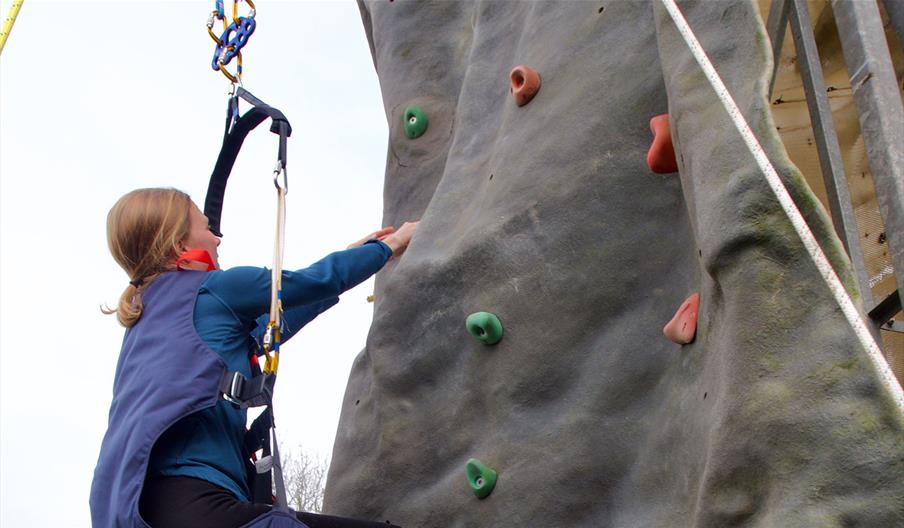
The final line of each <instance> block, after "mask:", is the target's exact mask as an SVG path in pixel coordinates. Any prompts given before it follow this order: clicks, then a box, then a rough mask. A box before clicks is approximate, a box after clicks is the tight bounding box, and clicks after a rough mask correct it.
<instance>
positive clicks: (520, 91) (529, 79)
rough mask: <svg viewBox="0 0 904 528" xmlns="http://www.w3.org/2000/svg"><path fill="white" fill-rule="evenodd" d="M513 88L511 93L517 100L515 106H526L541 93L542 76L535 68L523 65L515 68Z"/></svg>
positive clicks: (512, 75)
mask: <svg viewBox="0 0 904 528" xmlns="http://www.w3.org/2000/svg"><path fill="white" fill-rule="evenodd" d="M511 78H512V87H511V88H510V89H509V91H510V92H511V93H512V96H514V98H515V104H517V105H518V106H524V105H526V104H527V103H529V102H530V100H531V99H533V98H534V96H535V95H537V92H539V91H540V74H539V73H537V70H535V69H533V68H528V67H527V66H524V65H523V64H522V65H520V66H515V67H514V68H513V69H512V73H511Z"/></svg>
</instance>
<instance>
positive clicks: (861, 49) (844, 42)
mask: <svg viewBox="0 0 904 528" xmlns="http://www.w3.org/2000/svg"><path fill="white" fill-rule="evenodd" d="M832 11H833V12H834V14H835V24H836V25H837V26H838V34H839V35H840V37H841V47H842V51H843V53H844V61H845V63H846V64H847V68H848V73H849V75H850V80H851V90H852V91H853V93H854V100H855V102H856V103H857V109H858V114H859V116H860V130H861V132H862V134H863V141H864V143H865V145H866V153H867V157H868V159H869V165H870V170H871V172H872V175H873V181H874V183H875V186H876V198H877V200H878V202H879V210H880V212H881V213H882V218H883V220H884V221H885V234H886V243H887V244H888V254H889V256H890V257H891V262H892V266H894V268H895V270H896V273H895V278H896V281H897V284H896V286H897V288H898V292H899V293H904V107H902V105H901V97H900V94H899V93H898V87H897V82H896V79H895V75H894V67H893V66H892V62H891V55H890V54H889V52H888V44H887V42H886V41H885V32H884V30H883V27H882V19H881V17H880V15H879V7H878V5H877V4H876V2H874V1H858V0H854V1H852V0H832ZM894 295H895V297H897V295H896V294H894ZM878 304H882V302H881V301H880V303H878ZM898 304H899V305H900V302H899V303H898ZM872 308H873V307H872V306H870V307H867V309H868V310H870V309H872ZM899 310H900V308H899ZM878 322H879V323H880V324H881V323H884V322H885V321H878Z"/></svg>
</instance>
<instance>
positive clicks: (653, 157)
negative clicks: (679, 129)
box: [647, 114, 678, 174]
mask: <svg viewBox="0 0 904 528" xmlns="http://www.w3.org/2000/svg"><path fill="white" fill-rule="evenodd" d="M650 130H651V131H652V132H653V144H652V145H650V151H649V152H647V165H648V166H649V167H650V170H651V171H653V172H655V173H656V174H668V173H670V172H678V162H677V161H675V147H674V146H672V133H671V131H670V129H669V114H661V115H658V116H656V117H654V118H653V119H650Z"/></svg>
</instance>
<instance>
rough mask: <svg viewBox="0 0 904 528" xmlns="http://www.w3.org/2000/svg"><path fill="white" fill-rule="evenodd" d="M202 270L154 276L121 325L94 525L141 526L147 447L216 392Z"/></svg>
mask: <svg viewBox="0 0 904 528" xmlns="http://www.w3.org/2000/svg"><path fill="white" fill-rule="evenodd" d="M380 246H383V244H380ZM383 247H384V248H385V246H383ZM386 258H388V255H386V256H385V257H384V258H382V259H381V262H380V263H379V264H380V266H382V264H383V263H385V260H386ZM377 269H379V266H378V267H377ZM375 271H376V270H373V271H371V274H372V273H373V272H375ZM204 278H205V273H204V272H194V271H182V272H173V273H166V274H164V275H162V276H160V277H159V278H157V279H156V280H155V281H154V282H153V283H152V284H151V285H150V286H148V289H147V291H146V292H145V294H144V306H145V307H144V311H143V313H142V315H141V319H140V320H139V322H138V323H137V324H136V325H135V326H133V327H132V328H130V329H128V330H127V331H126V335H125V339H124V341H123V346H122V351H121V353H120V357H119V363H118V364H117V367H116V374H115V377H114V383H113V402H112V404H111V406H110V415H109V425H108V429H107V432H106V434H105V435H104V439H103V443H102V445H101V452H100V456H99V457H98V463H97V467H96V468H95V472H94V480H93V482H92V485H91V495H90V506H91V519H92V524H93V525H94V526H96V527H107V526H117V527H119V526H122V527H140V528H145V527H147V524H146V523H145V522H144V521H143V520H142V519H141V517H140V515H139V513H138V501H139V498H140V495H141V489H142V486H143V484H144V479H145V474H146V472H147V467H148V461H149V458H150V453H151V449H152V447H153V446H154V444H155V442H156V441H157V440H158V438H160V436H161V435H162V434H163V433H164V432H165V431H166V430H167V429H169V428H170V427H171V426H172V425H173V424H175V423H176V422H178V421H179V420H180V419H182V418H184V417H186V416H188V415H190V414H192V413H196V412H198V411H201V410H203V409H208V408H211V407H213V406H215V405H216V404H217V401H218V400H219V396H220V395H219V383H220V380H221V379H222V377H223V375H224V373H225V372H226V370H227V368H226V364H225V363H224V361H223V359H222V358H221V357H220V356H219V355H218V354H217V352H215V351H214V350H212V349H211V348H210V347H209V346H208V345H207V344H205V343H204V341H203V340H202V339H201V337H200V336H199V335H198V333H197V331H196V329H195V325H194V322H193V311H194V306H195V300H196V298H197V295H198V290H199V287H200V285H201V282H202V281H203V279H204ZM365 278H366V277H365ZM353 285H354V284H346V285H345V286H344V287H343V289H346V288H348V287H351V286H353ZM247 526H249V527H252V526H253V527H255V528H263V527H273V528H282V527H296V528H297V527H303V526H304V524H303V523H301V522H300V521H297V520H296V519H295V518H294V517H292V516H291V515H288V514H284V513H280V512H270V513H268V514H266V515H264V516H262V517H259V518H258V519H256V520H255V521H253V522H252V523H249V524H248V525H247Z"/></svg>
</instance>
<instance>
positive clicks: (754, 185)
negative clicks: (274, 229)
mask: <svg viewBox="0 0 904 528" xmlns="http://www.w3.org/2000/svg"><path fill="white" fill-rule="evenodd" d="M679 6H680V7H681V9H682V10H683V12H684V13H685V16H686V17H687V19H688V21H689V23H690V25H691V27H692V28H693V29H694V31H695V32H696V34H697V36H698V38H699V39H700V41H701V43H702V45H703V47H704V48H705V49H706V50H707V52H708V53H709V56H710V57H711V58H712V60H713V62H714V63H715V66H716V68H717V69H718V71H719V72H720V73H721V75H722V77H723V80H724V81H725V82H726V84H727V86H728V88H729V90H730V91H731V93H732V94H733V96H734V97H735V99H736V100H737V102H738V105H739V106H740V108H741V109H742V111H743V113H744V115H745V116H746V118H747V119H748V121H749V122H750V124H751V127H752V128H753V130H754V131H755V132H756V134H757V136H758V138H759V139H760V141H761V143H762V144H763V146H764V148H765V149H766V151H767V153H768V154H769V156H770V159H771V160H772V161H773V163H774V164H775V165H776V168H777V170H778V171H779V172H780V174H781V175H782V177H783V179H784V181H785V183H786V185H787V186H788V188H789V191H790V192H791V195H792V196H793V197H794V199H795V200H796V202H797V204H798V206H799V207H800V209H801V210H802V212H803V214H804V216H805V217H806V219H807V220H808V222H809V223H810V225H811V227H812V229H813V230H814V232H815V233H816V236H817V238H818V239H819V241H820V243H821V244H822V246H823V248H824V249H825V251H826V253H827V254H828V256H829V258H830V260H831V261H832V262H833V264H834V265H835V266H836V269H838V270H840V275H841V276H842V279H843V280H844V281H845V283H846V284H847V285H849V289H851V290H853V289H854V288H855V286H853V281H852V280H851V273H850V270H849V267H848V265H847V264H846V263H845V262H844V257H843V252H842V249H841V246H840V244H839V242H838V241H837V239H835V238H834V235H833V234H832V232H831V228H830V224H829V221H828V219H827V216H826V214H825V212H824V211H823V209H822V208H821V206H820V205H819V204H818V202H817V200H815V199H814V198H813V195H812V193H811V192H810V190H809V188H808V187H807V186H806V184H805V183H804V181H803V179H802V178H801V176H800V174H799V172H798V171H797V169H796V168H795V167H794V166H793V165H792V164H791V163H790V162H789V161H788V158H787V155H786V153H785V151H784V148H783V146H782V144H781V142H780V140H779V138H778V136H777V135H776V133H775V129H774V125H773V123H772V119H771V116H770V114H769V107H768V103H767V101H766V98H765V91H766V90H767V88H768V79H769V75H770V73H771V64H770V61H771V58H770V53H769V50H768V39H767V37H766V35H765V31H764V29H763V23H762V21H761V19H760V18H759V15H758V14H757V11H756V8H755V6H754V5H753V3H752V2H750V1H748V0H730V1H729V0H725V1H719V2H699V1H698V2H681V3H680V4H679ZM360 8H361V14H362V18H363V21H364V27H365V31H366V33H367V36H368V39H369V42H370V44H371V51H372V53H373V57H374V63H375V66H376V69H377V72H378V75H379V78H380V83H381V87H382V92H383V100H384V104H385V108H386V116H387V120H388V123H389V127H390V139H389V142H390V144H389V152H388V155H387V168H386V182H385V196H384V204H385V210H384V225H390V224H391V225H399V224H400V223H401V222H403V221H405V220H413V219H418V218H420V219H421V225H420V229H419V231H418V233H417V235H416V237H415V239H414V240H413V241H412V244H411V246H410V248H409V249H408V251H407V252H406V253H405V255H404V256H403V257H402V258H400V259H396V260H394V261H392V262H390V263H389V265H388V266H387V267H386V269H384V270H383V271H382V272H381V273H380V274H379V275H378V278H377V284H376V304H375V313H374V321H373V325H372V327H371V331H370V335H369V336H368V339H367V343H366V347H365V349H364V350H363V351H362V352H361V353H360V355H359V356H358V358H357V359H356V361H355V363H354V366H353V368H352V372H351V375H350V379H349V383H348V387H347V389H346V396H345V401H344V403H343V409H342V416H341V419H340V424H339V429H338V431H337V435H336V441H335V446H334V451H333V458H332V464H331V467H330V474H329V480H328V483H327V489H326V499H325V509H326V511H327V512H329V513H334V514H339V515H347V516H355V517H364V518H370V519H377V520H381V521H382V520H390V521H392V522H393V523H395V524H399V525H402V526H404V527H406V528H411V527H469V528H474V527H506V526H553V527H578V526H581V527H609V526H612V527H635V526H638V527H640V526H642V527H651V526H653V527H655V526H663V527H666V526H667V527H676V526H680V527H685V526H695V527H696V526H700V527H714V528H715V527H725V526H783V527H795V526H801V527H803V526H807V527H809V526H839V527H840V526H876V527H888V526H902V525H904V421H902V417H901V415H900V413H899V412H898V410H897V409H896V408H895V406H894V404H893V402H892V401H891V399H890V398H889V396H888V395H887V393H886V392H885V391H884V389H883V388H882V387H881V386H880V385H879V382H878V377H877V375H876V374H875V373H874V371H873V367H872V366H871V364H870V362H869V360H868V359H867V357H866V355H865V353H864V352H863V351H862V350H861V349H860V347H859V345H858V343H857V341H856V339H855V337H854V334H853V331H852V330H851V329H850V327H849V326H848V324H847V323H846V322H845V319H844V317H843V316H842V314H841V312H840V310H839V309H838V308H837V307H836V306H835V304H834V302H833V301H832V299H831V297H830V294H829V291H828V289H827V287H826V286H825V284H824V283H823V282H822V279H821V278H820V277H819V275H818V273H817V271H816V269H815V267H814V265H813V264H812V263H811V261H810V260H809V258H808V257H807V255H806V253H805V251H804V249H803V246H802V244H801V243H800V241H799V240H798V238H797V236H796V235H795V233H794V232H793V230H792V228H791V225H790V222H789V221H788V220H787V218H786V217H785V215H784V213H783V212H782V211H781V209H780V208H779V206H778V203H777V201H776V200H775V199H774V197H773V196H772V194H771V191H770V190H769V189H768V187H767V185H766V183H765V181H764V179H763V177H762V175H761V174H760V172H759V170H758V169H757V167H756V165H755V163H754V162H753V160H752V158H751V156H750V154H749V153H747V152H746V149H745V147H744V146H743V143H742V142H741V140H740V138H739V137H738V135H737V133H736V132H734V129H733V128H732V126H731V124H730V121H729V119H728V117H727V115H726V113H725V111H724V110H723V109H722V107H721V105H720V103H719V102H718V100H717V99H716V97H715V95H714V93H713V91H712V89H711V88H710V87H709V85H708V83H707V81H706V79H705V77H704V76H703V74H702V73H701V71H700V69H699V67H698V66H697V65H696V64H695V62H694V60H693V58H692V57H691V55H690V53H689V52H688V51H687V48H686V47H685V45H684V43H683V41H682V40H681V38H680V36H679V35H678V34H677V31H676V30H675V27H674V25H673V24H672V22H671V20H670V19H669V17H668V15H667V13H666V12H665V10H664V9H663V8H662V6H661V5H659V4H658V2H651V1H636V2H635V1H621V0H615V1H602V0H601V1H597V2H581V1H565V2H552V1H544V2H536V3H535V2H522V1H512V2H508V1H501V0H487V1H475V2H466V1H456V2H452V1H435V2H428V1H420V0H418V1H406V0H395V1H389V0H374V1H368V0H364V1H361V2H360ZM519 64H525V65H528V66H530V67H531V68H534V69H536V70H537V72H539V74H540V76H541V77H542V79H543V81H542V82H543V87H542V89H541V90H540V91H539V92H538V93H537V95H536V97H535V98H534V99H533V100H532V101H531V102H530V104H528V105H526V106H524V107H520V108H519V107H518V106H517V105H516V104H515V101H514V100H513V98H512V97H511V94H510V93H509V87H510V79H509V72H510V71H511V69H512V68H513V67H514V66H515V65H519ZM411 105H417V106H419V107H421V108H422V109H423V110H424V112H425V113H426V115H427V116H428V117H429V120H430V125H429V128H428V129H427V131H426V132H425V133H424V135H423V136H421V137H419V138H417V139H414V140H411V139H408V137H407V136H406V134H405V131H404V123H403V114H404V112H405V109H406V108H408V107H410V106H411ZM663 113H668V114H669V115H670V119H671V131H672V136H673V141H674V145H675V151H676V154H677V161H678V167H679V170H680V174H670V175H660V174H654V173H652V172H651V171H650V170H649V168H648V167H647V164H646V159H645V157H646V153H647V149H648V147H649V145H650V139H651V137H650V131H649V128H648V123H649V121H650V118H651V117H653V116H655V115H658V114H663ZM694 292H699V293H700V308H699V314H698V322H697V332H696V337H695V339H694V341H693V342H692V343H691V344H688V345H684V346H680V345H677V344H675V343H672V342H671V341H669V340H668V339H666V338H665V337H664V336H663V334H662V328H663V325H664V324H665V323H666V322H668V321H669V319H670V318H671V317H672V315H673V314H674V312H675V310H676V308H677V307H678V306H680V305H681V303H682V301H684V300H685V299H686V298H687V297H688V296H689V295H691V294H692V293H694ZM853 294H854V295H855V296H856V292H853ZM855 298H856V297H855ZM480 311H486V312H491V313H493V314H496V315H497V316H498V317H499V319H500V321H501V322H502V324H503V326H504V332H505V334H504V338H503V339H502V341H500V342H499V343H498V344H496V345H494V346H486V345H484V344H482V343H480V342H479V341H477V340H476V339H474V338H472V337H471V336H470V335H469V334H468V332H467V330H466V328H465V324H464V323H465V319H466V317H467V316H468V315H469V314H471V313H474V312H480ZM471 458H476V459H479V460H481V461H482V462H483V463H485V464H486V465H487V466H488V467H491V468H493V469H494V470H496V471H497V472H498V480H497V482H496V485H495V488H494V489H493V491H492V493H491V494H490V495H489V496H487V497H486V498H484V499H482V500H481V499H479V498H477V497H476V496H475V494H474V492H472V490H471V487H470V486H469V483H468V480H467V477H466V474H465V465H466V464H467V462H468V460H469V459H471Z"/></svg>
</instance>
